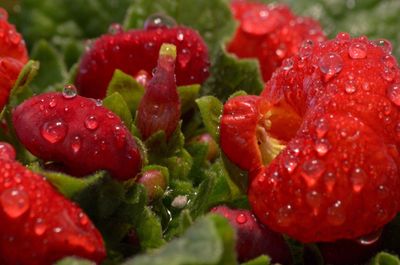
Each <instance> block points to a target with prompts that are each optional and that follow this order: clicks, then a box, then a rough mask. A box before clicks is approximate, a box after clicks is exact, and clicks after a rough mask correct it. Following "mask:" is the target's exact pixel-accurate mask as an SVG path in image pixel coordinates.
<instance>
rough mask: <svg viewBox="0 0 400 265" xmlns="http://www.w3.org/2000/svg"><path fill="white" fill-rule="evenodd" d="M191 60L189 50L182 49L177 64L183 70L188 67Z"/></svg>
mask: <svg viewBox="0 0 400 265" xmlns="http://www.w3.org/2000/svg"><path fill="white" fill-rule="evenodd" d="M191 58H192V56H191V54H190V50H188V49H182V51H181V52H180V53H179V55H178V63H179V65H180V66H181V67H182V68H185V67H186V66H187V65H188V63H189V61H190V59H191Z"/></svg>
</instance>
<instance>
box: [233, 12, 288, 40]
mask: <svg viewBox="0 0 400 265" xmlns="http://www.w3.org/2000/svg"><path fill="white" fill-rule="evenodd" d="M280 20H281V17H280V16H278V15H275V13H274V12H273V11H271V10H270V9H269V8H267V7H259V8H253V9H251V10H249V11H247V12H246V13H244V15H243V19H242V23H241V25H240V26H241V28H242V30H243V31H244V32H246V33H249V34H252V35H264V34H267V33H269V32H272V31H273V30H274V29H275V28H276V27H277V26H278V25H279V24H280V23H281V21H280Z"/></svg>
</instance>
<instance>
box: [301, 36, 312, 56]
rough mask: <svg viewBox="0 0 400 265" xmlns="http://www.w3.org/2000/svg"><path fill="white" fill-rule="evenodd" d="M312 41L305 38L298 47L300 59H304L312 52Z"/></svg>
mask: <svg viewBox="0 0 400 265" xmlns="http://www.w3.org/2000/svg"><path fill="white" fill-rule="evenodd" d="M313 46H314V42H313V41H312V40H305V41H304V42H303V43H302V44H301V47H300V50H299V56H300V58H301V59H306V58H308V57H310V55H311V54H312V49H313Z"/></svg>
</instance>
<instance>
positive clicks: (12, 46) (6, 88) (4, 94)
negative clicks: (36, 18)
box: [0, 7, 28, 109]
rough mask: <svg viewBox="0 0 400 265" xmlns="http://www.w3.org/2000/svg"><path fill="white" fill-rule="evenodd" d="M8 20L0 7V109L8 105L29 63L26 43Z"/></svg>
mask: <svg viewBox="0 0 400 265" xmlns="http://www.w3.org/2000/svg"><path fill="white" fill-rule="evenodd" d="M7 19H8V14H7V12H6V11H5V10H4V9H3V8H1V7H0V109H2V108H3V107H4V105H5V104H6V103H7V101H8V96H9V94H10V90H11V89H12V87H13V85H14V83H15V80H17V78H18V75H19V72H20V71H21V69H22V67H23V66H24V64H25V63H26V62H27V61H28V52H27V49H26V47H25V42H24V40H23V39H22V37H21V35H20V34H19V33H18V32H17V31H16V29H15V27H14V25H11V24H9V23H8V21H7Z"/></svg>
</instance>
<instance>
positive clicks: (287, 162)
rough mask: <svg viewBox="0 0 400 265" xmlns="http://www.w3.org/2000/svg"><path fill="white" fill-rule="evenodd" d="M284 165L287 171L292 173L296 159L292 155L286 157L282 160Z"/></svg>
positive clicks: (295, 165)
mask: <svg viewBox="0 0 400 265" xmlns="http://www.w3.org/2000/svg"><path fill="white" fill-rule="evenodd" d="M284 166H285V168H286V170H287V171H288V172H289V173H292V172H293V171H294V170H295V169H296V167H297V160H296V159H295V158H293V157H288V158H287V159H286V160H285V162H284Z"/></svg>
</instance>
